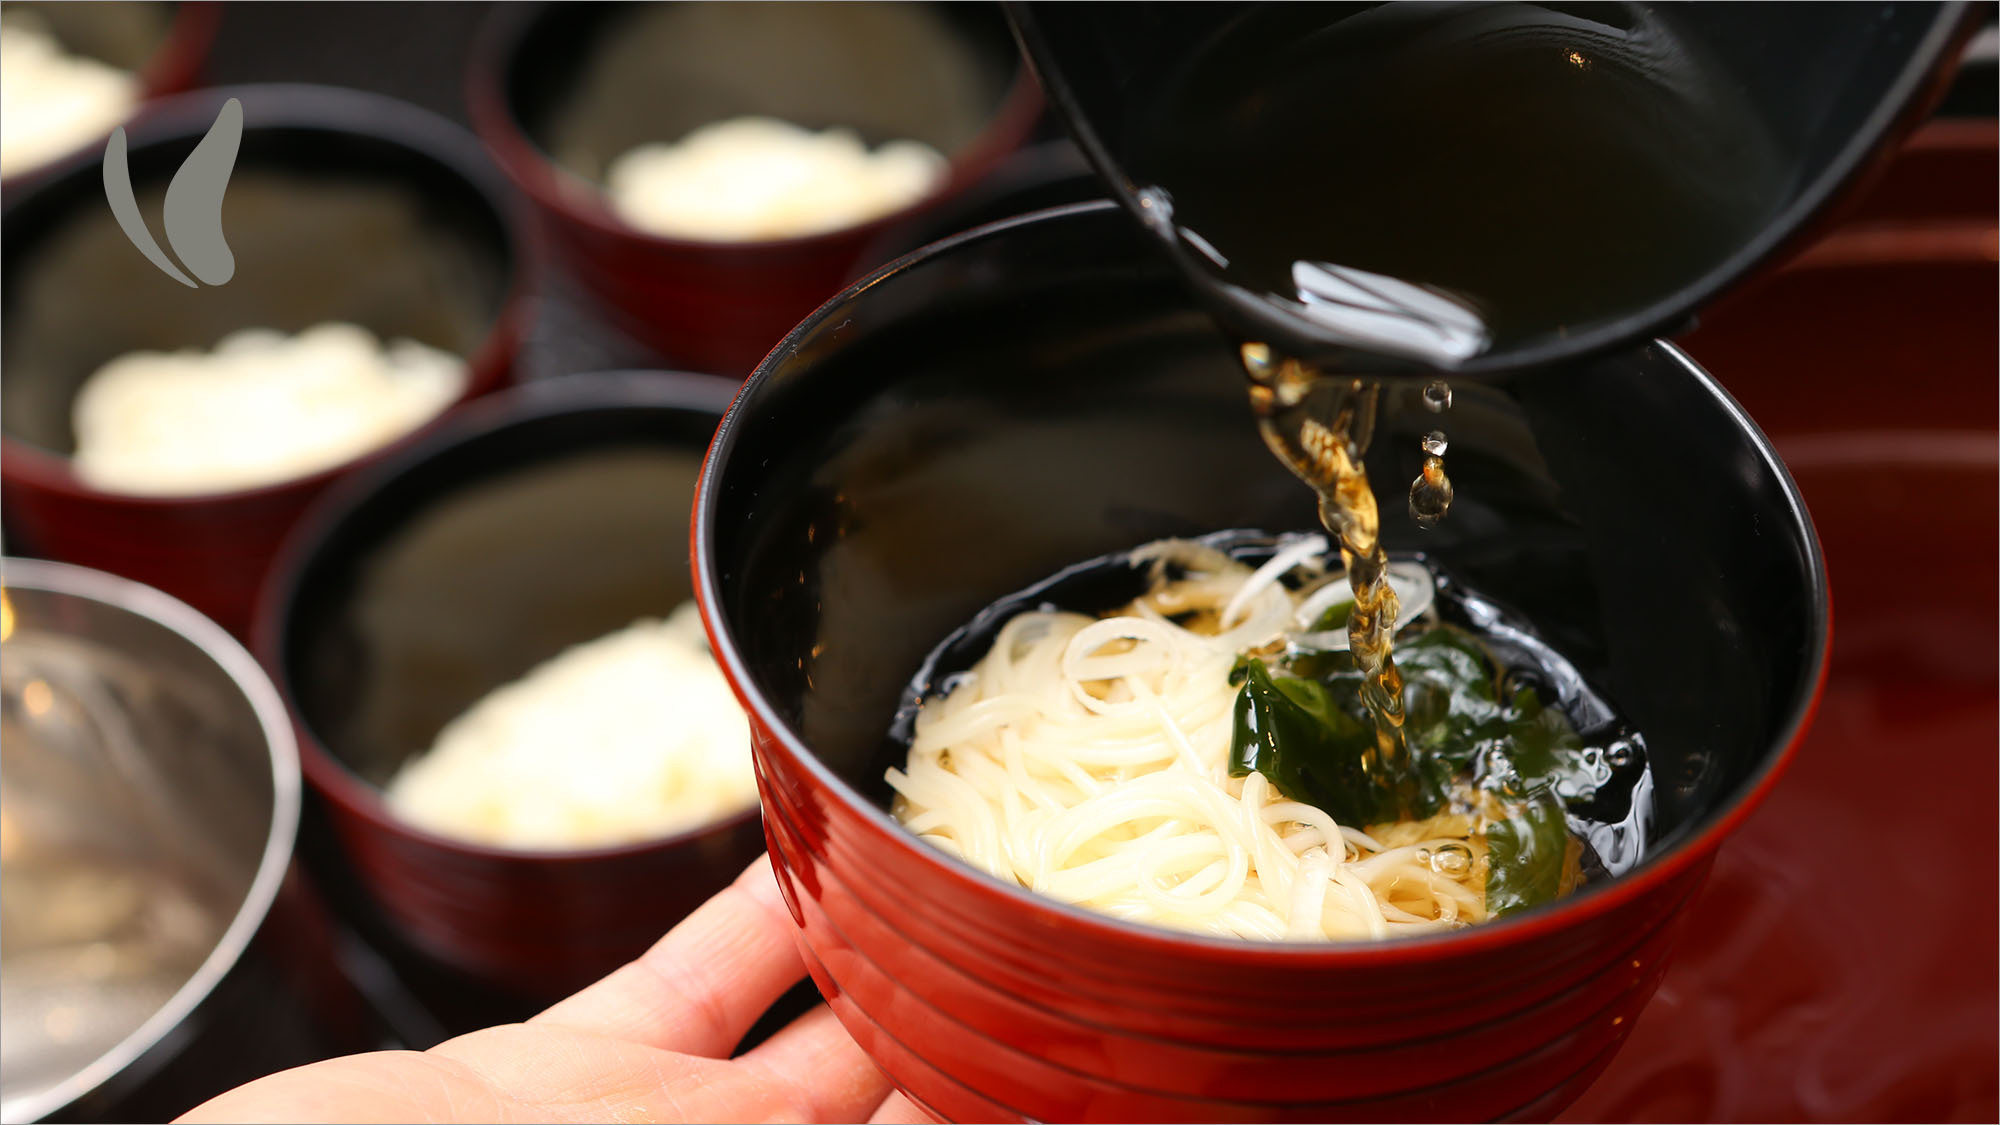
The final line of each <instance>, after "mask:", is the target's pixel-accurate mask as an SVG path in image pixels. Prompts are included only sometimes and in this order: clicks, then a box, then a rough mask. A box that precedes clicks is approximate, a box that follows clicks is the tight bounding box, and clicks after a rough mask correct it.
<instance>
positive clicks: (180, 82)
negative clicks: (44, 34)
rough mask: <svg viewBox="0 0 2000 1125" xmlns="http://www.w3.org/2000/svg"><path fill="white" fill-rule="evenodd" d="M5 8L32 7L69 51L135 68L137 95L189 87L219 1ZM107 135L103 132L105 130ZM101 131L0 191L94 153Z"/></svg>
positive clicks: (136, 0) (202, 62) (211, 35)
mask: <svg viewBox="0 0 2000 1125" xmlns="http://www.w3.org/2000/svg"><path fill="white" fill-rule="evenodd" d="M7 7H8V8H9V9H16V8H18V9H26V10H30V11H33V12H34V13H35V14H36V15H37V16H38V17H40V18H41V19H42V20H43V22H45V23H47V24H48V25H49V30H50V31H51V32H52V33H54V35H55V37H56V39H57V41H58V42H60V43H61V44H62V45H63V48H64V49H65V50H67V51H69V52H71V53H74V54H80V55H83V56H85V57H87V58H93V59H96V60H98V61H99V62H105V63H110V64H111V65H112V66H116V67H119V68H121V69H124V70H129V71H133V72H135V73H136V74H137V75H138V77H139V90H140V96H141V97H143V98H147V99H153V98H163V97H167V96H168V95H171V94H178V93H181V92H182V91H184V90H188V89H191V88H193V87H194V86H195V85H196V84H198V83H199V82H200V80H201V74H202V71H203V69H204V68H205V67H206V66H207V64H208V53H209V49H210V47H212V46H213V45H214V43H215V32H216V28H217V27H219V26H220V25H221V23H222V5H221V4H220V3H218V2H215V0H181V2H180V3H162V2H160V0H104V2H103V3H95V4H77V3H46V2H36V0H25V2H21V3H9V4H8V5H7ZM106 135H107V136H108V135H109V134H108V133H107V134H106ZM104 140H105V138H104V137H103V136H100V137H95V138H92V139H91V141H90V142H89V143H87V144H85V145H82V146H80V147H79V148H78V150H77V152H76V153H75V154H74V157H71V158H62V159H57V160H52V161H50V162H48V163H46V164H41V165H37V166H35V167H33V168H29V169H27V170H26V171H22V172H17V173H15V174H14V175H12V176H9V177H7V178H6V179H5V180H4V181H0V192H15V191H20V190H22V188H23V187H25V186H26V185H27V184H29V183H31V182H33V181H34V180H36V179H38V178H40V177H42V176H45V175H48V174H49V173H50V172H51V171H52V170H53V169H54V168H56V167H57V166H58V165H60V164H63V163H65V162H66V161H67V160H68V159H72V158H75V159H82V158H96V157H97V156H99V155H101V154H102V152H103V149H104Z"/></svg>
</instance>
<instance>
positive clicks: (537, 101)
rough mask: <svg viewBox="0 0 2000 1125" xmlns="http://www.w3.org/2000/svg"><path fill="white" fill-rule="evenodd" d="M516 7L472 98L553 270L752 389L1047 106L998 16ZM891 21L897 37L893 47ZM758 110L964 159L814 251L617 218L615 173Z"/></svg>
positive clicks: (952, 7)
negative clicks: (880, 247)
mask: <svg viewBox="0 0 2000 1125" xmlns="http://www.w3.org/2000/svg"><path fill="white" fill-rule="evenodd" d="M503 7H504V10H502V11H500V12H498V13H496V16H495V19H494V20H493V21H492V23H491V24H490V25H489V26H488V27H487V28H486V30H485V32H484V34H482V36H481V39H480V42H479V44H478V46H477V47H476V49H475V51H474V54H473V64H472V71H471V76H470V80H469V86H468V90H467V99H468V102H469V104H470V106H471V112H472V120H473V122H474V126H475V127H476V128H477V130H478V132H479V135H480V137H481V139H482V140H484V141H485V143H486V146H487V149H488V151H490V152H491V153H492V155H493V158H494V160H495V161H497V162H498V163H499V164H500V166H501V167H502V168H504V169H505V170H506V172H507V175H508V176H509V177H510V178H512V180H513V181H514V183H515V185H516V186H517V187H519V188H520V190H521V191H522V193H523V194H525V195H526V196H527V197H528V198H529V199H530V200H532V201H533V203H534V207H535V212H536V215H537V219H538V225H539V228H540V230H541V232H542V234H543V235H544V237H545V238H546V241H547V244H548V246H549V249H550V251H551V253H552V257H553V260H554V261H556V262H557V263H559V264H561V265H562V266H563V267H564V268H565V269H566V270H567V271H568V272H570V273H572V274H574V275H575V276H576V277H577V278H578V279H579V281H580V282H581V283H582V285H583V286H584V287H585V288H586V289H588V290H589V292H590V293H591V294H592V295H593V296H594V297H596V298H597V300H598V301H600V302H601V303H602V304H604V305H605V306H606V307H607V308H608V309H610V310H611V311H612V312H613V313H614V314H617V315H618V317H619V320H620V324H621V326H622V327H623V328H625V329H626V330H627V331H629V332H630V333H631V334H632V335H633V336H634V337H635V338H636V339H639V340H641V341H642V342H644V343H646V344H647V345H649V346H650V347H652V348H653V349H655V350H656V351H658V352H659V353H660V355H661V356H663V357H664V358H666V359H667V360H668V361H670V362H672V363H674V364H676V365H678V366H682V367H687V368H691V369H695V370H702V371H714V372H718V373H722V374H726V375H731V376H734V377H737V378H741V377H743V376H745V375H747V374H748V373H749V371H750V369H751V367H752V366H753V365H755V364H756V362H757V360H758V359H759V358H761V357H762V356H763V354H764V353H765V352H766V351H768V350H770V347H771V345H772V344H774V343H776V342H777V340H778V338H779V337H781V336H783V335H784V334H785V333H786V332H788V331H790V330H791V328H792V326H793V325H795V324H797V323H798V322H799V320H800V319H801V318H803V317H804V316H805V315H806V314H808V313H810V312H811V311H812V310H813V309H815V308H817V307H818V306H819V304H820V303H821V302H822V301H825V300H826V299H827V298H828V297H830V296H832V295H833V294H834V293H835V292H836V291H837V290H838V289H839V288H840V287H841V286H843V285H845V284H846V283H847V282H849V281H851V280H853V279H854V278H855V277H857V276H859V275H860V274H861V273H864V272H866V271H867V270H870V269H873V268H874V267H875V266H877V265H880V264H881V260H880V259H876V260H869V259H868V253H867V252H868V250H869V249H870V248H871V246H873V245H875V244H877V243H879V241H880V240H881V239H882V237H883V236H884V235H885V234H887V233H888V232H890V231H892V230H894V229H895V228H896V227H898V226H899V225H900V224H904V223H908V222H912V221H915V220H917V219H920V218H921V217H922V216H923V215H924V214H925V213H927V212H928V211H930V210H931V209H932V208H935V207H936V206H938V205H939V204H941V203H944V202H947V201H949V200H951V199H953V198H955V197H956V196H957V195H959V194H960V193H961V192H963V191H964V189H965V188H966V187H968V186H969V185H971V184H972V183H974V182H976V181H977V180H979V179H980V177H982V176H984V175H985V174H986V173H987V171H988V170H990V169H991V168H992V167H993V165H994V164H995V163H996V162H997V161H999V160H1000V159H1001V158H1002V157H1004V156H1005V155H1007V154H1008V153H1009V152H1011V151H1013V150H1014V149H1015V148H1017V147H1019V146H1020V144H1021V143H1022V142H1023V141H1024V140H1025V139H1026V138H1027V137H1028V135H1029V134H1030V133H1031V132H1032V131H1033V128H1034V125H1035V122H1036V120H1037V119H1038V117H1039V115H1040V113H1041V108H1042V101H1041V94H1040V91H1039V88H1038V87H1037V86H1036V85H1035V81H1034V78H1033V76H1032V75H1031V74H1030V73H1029V72H1028V70H1027V68H1026V66H1024V65H1023V64H1022V63H1021V61H1020V59H1019V57H1018V54H1017V52H1016V51H1015V48H1014V41H1013V38H1012V36H1011V34H1010V33H1009V32H1008V30H1007V25H1006V23H1005V21H1004V20H1003V19H1002V17H1001V14H1000V11H999V9H998V7H997V6H993V5H985V4H938V5H908V6H905V5H901V4H888V5H876V4H865V3H862V4H834V5H811V4H754V5H671V4H610V5H597V4H549V5H505V6H503ZM683 12H685V13H687V14H688V18H686V19H682V14H683ZM677 21H679V22H677ZM885 22H886V23H888V24H889V25H891V27H890V30H893V31H896V32H898V33H899V35H898V36H894V37H892V36H885V35H882V34H878V31H879V30H880V28H879V27H878V25H882V24H884V23H885ZM940 60H954V61H949V62H941V61H940ZM746 113H755V114H763V115H770V116H776V117H780V118H784V119H787V120H791V121H793V122H795V123H798V124H801V125H805V126H809V127H812V128H827V127H831V126H835V125H844V126H848V127H851V128H854V129H855V130H856V131H858V132H859V133H861V134H862V136H863V138H864V139H865V140H867V141H868V142H870V143H873V144H879V143H881V142H883V141H885V140H888V139H891V138H894V137H910V138H914V139H917V140H922V141H925V142H927V143H930V144H931V145H932V146H933V147H935V148H937V149H938V150H939V151H941V152H943V153H945V154H946V155H947V156H948V157H949V158H950V160H951V170H950V175H949V177H948V178H947V180H946V182H944V183H943V184H941V185H940V186H939V187H938V189H937V190H936V191H934V192H933V193H931V194H930V195H929V196H927V197H925V198H924V199H922V200H919V201H918V202H917V203H915V204H913V205H911V206H910V207H908V208H905V209H904V210H902V211H899V212H896V213H894V214H890V215H886V216H883V217H881V218H879V219H876V220H872V221H870V222H866V223H862V224H860V225H857V226H852V227H847V228H843V229H841V230H835V231H829V232H826V233H823V234H817V235H809V236H805V237H799V238H786V239H774V240H770V241H763V242H702V241H692V240H685V239H675V238H661V237H656V236H654V235H651V234H648V233H645V232H642V231H640V230H638V229H636V228H634V227H632V226H629V225H627V224H626V223H625V222H624V221H623V220H621V219H619V218H618V217H617V216H616V215H615V214H614V213H613V211H612V210H611V208H610V205H609V203H608V201H607V200H606V198H605V196H604V193H603V190H602V187H601V183H602V177H603V175H604V171H605V167H606V166H607V165H608V164H609V163H610V161H612V160H613V159H615V158H616V157H618V156H619V155H621V154H622V153H624V152H625V151H627V150H629V149H631V148H632V147H634V146H636V145H639V144H642V143H646V142H649V141H672V140H676V139H678V138H679V137H681V136H683V135H685V134H686V133H687V132H689V131H690V130H692V129H695V128H697V127H699V126H701V125H704V124H708V123H709V122H712V121H718V120H723V119H726V118H730V117H735V116H738V115H741V114H746Z"/></svg>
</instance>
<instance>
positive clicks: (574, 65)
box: [502, 2, 1019, 181]
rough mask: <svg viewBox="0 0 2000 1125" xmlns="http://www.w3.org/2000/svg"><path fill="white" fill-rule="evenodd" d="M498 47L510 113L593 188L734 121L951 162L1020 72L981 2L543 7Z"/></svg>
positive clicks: (516, 22) (1005, 37)
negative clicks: (799, 129)
mask: <svg viewBox="0 0 2000 1125" xmlns="http://www.w3.org/2000/svg"><path fill="white" fill-rule="evenodd" d="M503 41H504V44H505V46H504V48H503V49H504V50H505V51H506V52H507V57H506V60H505V63H504V69H503V79H502V81H503V83H504V87H505V91H504V93H505V97H506V100H507V108H508V110H509V111H510V112H511V113H512V114H513V115H514V119H515V121H516V122H517V123H519V124H520V126H521V128H522V129H523V130H524V131H525V132H526V133H527V135H528V137H529V138H530V140H532V141H533V142H534V143H535V145H536V146H537V147H538V148H540V149H541V150H542V151H543V152H544V153H546V154H548V155H549V156H551V157H552V158H554V160H555V161H556V162H557V163H558V164H560V165H562V166H563V167H565V168H567V169H568V170H569V171H571V172H574V173H575V174H577V175H578V176H581V177H583V178H585V179H587V180H592V181H596V180H601V179H602V177H603V176H604V172H605V169H606V167H607V166H608V165H609V164H610V162H611V161H613V160H615V159H616V158H617V157H618V156H620V155H621V154H623V153H624V152H626V151H627V150H629V149H631V148H633V147H635V146H637V145H641V144H645V143H648V142H653V141H674V140H678V139H680V138H681V137H682V136H685V135H686V134H687V133H689V132H690V131H692V130H694V129H696V128H699V127H701V126H703V125H707V124H710V123H712V122H715V121H721V120H725V119H728V118H732V117H738V116H742V115H746V114H755V115H762V116H770V117H776V118H779V119H781V120H785V121H790V122H792V123H794V124H797V125H801V126H806V127H809V128H814V129H826V128H832V127H835V126H841V127H846V128H850V129H853V130H855V131H856V132H857V133H858V134H860V136H861V137H862V139H863V140H865V141H866V142H868V143H870V144H881V143H883V142H885V141H889V140H895V139H898V138H907V139H911V140H918V141H922V142H924V143H925V144H928V145H930V146H932V147H933V148H936V149H937V150H938V151H940V152H943V153H946V154H950V153H951V152H953V151H954V150H956V149H959V148H962V147H963V146H965V145H966V144H968V143H970V142H971V141H972V140H973V139H974V138H975V137H976V136H977V135H978V134H979V132H980V130H981V128H982V127H983V126H984V125H985V123H986V121H987V119H988V118H990V117H991V116H992V114H993V111H994V109H995V108H996V107H997V106H998V105H999V104H1000V102H1001V99H1002V98H1003V97H1004V96H1005V95H1006V92H1007V88H1008V85H1009V83H1010V82H1011V81H1012V79H1013V76H1014V73H1015V72H1016V70H1017V69H1018V67H1019V62H1018V57H1017V55H1016V53H1015V49H1014V42H1013V38H1012V36H1011V35H1010V33H1009V32H1008V29H1007V24H1006V21H1005V19H1004V18H1003V17H1002V15H1001V13H1000V11H999V9H998V8H997V6H994V5H988V4H903V3H886V4H885V3H867V2H860V3H851V4H809V3H771V4H712V3H709V4H704V3H691V4H679V3H663V4H594V3H564V4H548V5H545V6H542V7H540V8H539V9H538V10H536V11H534V12H532V13H530V12H528V11H522V12H520V13H518V14H516V15H514V16H513V18H512V20H511V26H510V27H509V28H508V30H507V33H506V34H505V36H504V37H503Z"/></svg>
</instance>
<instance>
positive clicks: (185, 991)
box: [0, 557, 303, 1121]
mask: <svg viewBox="0 0 2000 1125" xmlns="http://www.w3.org/2000/svg"><path fill="white" fill-rule="evenodd" d="M15 588H20V589H27V590H39V591H43V592H46V593H52V594H59V595H64V596H68V597H74V598H81V599H84V600H86V601H92V602H97V603H99V604H100V605H105V606H109V607H111V608H113V609H116V610H120V611H123V612H125V613H129V614H131V615H133V616H135V617H142V618H145V619H147V620H149V621H151V622H153V623H154V624H156V625H159V626H160V627H162V628H164V629H166V630H167V631H168V632H170V633H173V634H175V635H176V636H179V637H181V638H182V639H184V640H186V641H187V642H189V643H190V644H192V645H194V646H195V647H196V648H197V649H199V650H200V651H201V652H202V654H203V655H205V656H207V657H208V658H209V659H210V660H212V661H214V662H215V664H216V666H217V667H219V668H220V669H221V670H222V673H223V675H225V676H227V677H228V678H229V681H230V683H231V684H232V685H233V686H234V687H235V688H236V689H237V691H238V692H240V693H241V695H242V697H243V699H244V700H245V702H247V703H248V704H249V705H250V710H251V712H252V714H254V715H255V716H256V719H257V725H258V727H259V728H260V730H261V731H262V733H263V736H264V748H265V752H266V756H267V758H268V759H269V762H270V767H271V825H270V829H269V831H268V832H267V834H266V836H265V840H264V850H263V853H262V855H261V856H260V857H259V859H258V861H257V871H256V874H255V875H254V876H253V877H252V879H251V881H250V886H249V888H248V889H247V890H246V891H245V893H244V896H243V901H242V903H241V904H239V905H238V906H237V908H236V913H235V915H234V917H232V918H231V919H230V922H229V925H228V926H227V927H226V928H224V930H223V931H222V935H221V937H219V938H218V939H216V943H215V947H214V948H213V949H211V950H210V951H209V954H208V956H207V957H206V958H204V959H203V960H202V963H201V965H200V967H199V968H197V969H196V970H195V971H194V973H193V975H191V976H190V977H188V979H187V980H186V981H185V982H184V983H182V985H181V986H180V988H178V989H176V990H175V991H174V994H173V995H172V996H171V997H169V998H168V999H167V1001H166V1002H165V1003H164V1004H162V1005H160V1007H159V1008H158V1009H157V1010H155V1011H154V1013H153V1014H152V1015H151V1016H149V1017H147V1019H146V1021H145V1022H144V1023H141V1024H140V1025H139V1026H138V1027H137V1028H135V1029H134V1030H133V1031H132V1032H131V1033H130V1034H128V1035H127V1036H126V1037H125V1038H123V1039H121V1040H119V1041H118V1043H117V1044H116V1045H114V1046H113V1047H111V1049H110V1050H107V1051H105V1052H104V1053H103V1054H101V1055H99V1056H98V1057H97V1058H96V1060H94V1061H93V1062H91V1063H89V1064H88V1065H86V1066H84V1067H82V1068H81V1069H79V1070H77V1071H75V1072H74V1073H72V1074H71V1075H70V1076H69V1077H68V1078H66V1079H64V1080H63V1081H62V1082H59V1083H57V1084H56V1085H54V1086H51V1087H49V1088H48V1089H46V1090H43V1091H42V1092H40V1093H38V1094H30V1095H27V1096H25V1097H21V1098H18V1099H9V1100H7V1101H6V1102H5V1106H6V1115H7V1118H8V1120H23V1121H33V1120H37V1119H39V1118H41V1117H44V1116H46V1115H48V1114H50V1113H53V1112H55V1111H56V1110H58V1109H61V1108H62V1107H64V1106H67V1105H69V1104H71V1103H73V1102H75V1101H76V1100H77V1099H79V1098H82V1097H84V1096H85V1095H87V1094H89V1093H91V1092H92V1091H94V1090H96V1089H98V1088H99V1087H101V1086H103V1085H104V1084H105V1083H106V1082H109V1081H110V1080H112V1079H113V1078H115V1077H117V1076H118V1075H119V1074H120V1073H121V1072H123V1071H124V1070H125V1068H126V1067H128V1066H131V1065H132V1064H133V1063H134V1062H135V1061H137V1060H138V1059H139V1058H140V1057H141V1056H142V1055H144V1054H145V1053H146V1052H147V1051H149V1050H151V1049H152V1048H153V1046H154V1045H155V1044H157V1043H159V1042H160V1041H162V1040H164V1039H165V1038H167V1036H168V1035H170V1034H172V1033H173V1032H174V1031H175V1029H177V1028H179V1027H180V1026H181V1024H182V1022H183V1021H185V1020H186V1019H187V1017H188V1016H189V1014H190V1013H192V1012H193V1011H194V1009H195V1008H196V1007H197V1006H198V1005H199V1004H200V1003H201V1002H202V1001H203V1000H205V999H207V998H208V995H209V994H210V993H211V992H213V991H215V988H216V986H217V985H219V984H220V983H221V982H222V978H223V977H224V976H226V975H228V973H229V972H230V970H231V969H233V968H235V966H236V963H237V961H238V960H240V959H241V958H242V956H243V954H244V951H245V950H247V949H248V948H249V946H250V942H251V940H252V939H253V938H254V937H255V936H256V934H257V932H258V930H259V929H260V928H262V926H263V924H264V919H265V918H266V917H268V916H269V914H270V912H271V907H272V905H273V904H274V903H275V902H276V901H277V897H278V892H279V888H280V886H281V885H282V884H283V882H284V880H285V875H286V872H287V871H288V870H290V867H291V862H292V851H293V848H294V845H295V844H296V842H297V837H298V828H299V812H300V807H301V804H302V801H303V786H302V784H301V781H300V764H299V754H298V743H297V741H296V740H295V739H294V738H293V734H292V725H291V720H290V717H289V715H288V714H287V713H286V710H285V705H284V702H283V701H282V700H281V699H280V698H279V697H278V691H277V688H276V687H274V686H273V685H272V683H271V680H270V678H269V677H268V676H266V675H265V674H264V670H263V669H262V668H261V667H259V666H258V664H257V661H256V659H255V658H254V657H252V656H251V655H250V653H249V651H248V650H246V649H245V648H244V647H243V645H242V644H240V643H238V641H237V640H236V638H234V637H232V636H230V635H229V634H228V633H226V632H224V631H223V629H222V627H221V626H220V625H217V624H215V623H214V622H213V621H210V620H209V619H208V618H207V617H204V616H202V614H201V613H200V612H198V611H197V610H195V609H194V608H193V607H192V606H189V605H188V604H187V603H186V602H183V601H181V600H180V599H178V598H175V597H173V596H172V595H170V594H166V593H162V592H161V591H159V590H156V589H154V588H153V587H151V586H146V585H143V584H141V583H138V582H134V581H132V580H131V579H128V578H120V577H118V576H116V575H112V574H107V573H105V572H104V571H101V570H92V569H90V568H88V567H81V566H76V565H73V564H71V563H61V562H51V561H48V560H45V559H27V558H18V557H7V558H5V559H0V589H6V590H12V589H15Z"/></svg>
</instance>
